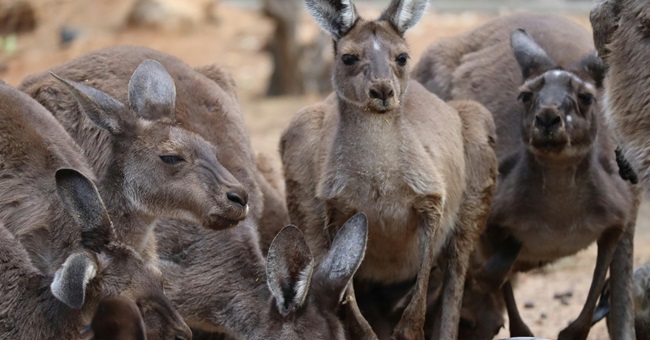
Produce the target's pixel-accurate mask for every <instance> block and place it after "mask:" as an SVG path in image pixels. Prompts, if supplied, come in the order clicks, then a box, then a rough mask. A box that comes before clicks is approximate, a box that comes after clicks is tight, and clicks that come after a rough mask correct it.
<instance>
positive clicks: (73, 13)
mask: <svg viewBox="0 0 650 340" xmlns="http://www.w3.org/2000/svg"><path fill="white" fill-rule="evenodd" d="M131 2H132V1H130V0H114V1H99V0H98V1H80V0H38V1H37V3H38V4H39V7H38V9H39V12H38V13H39V18H40V19H41V26H40V27H39V28H38V29H37V31H36V32H34V33H31V34H28V35H24V36H20V37H19V38H18V46H17V51H16V52H15V53H13V54H12V55H6V54H2V52H1V51H0V66H3V65H4V67H0V69H2V68H4V71H0V72H2V73H0V79H3V80H4V81H5V82H7V83H9V84H12V85H18V84H19V83H20V81H21V80H22V79H23V78H24V77H25V76H26V75H28V74H30V73H32V72H36V71H40V70H44V69H46V68H48V67H51V66H53V65H56V64H59V63H62V62H65V61H67V60H69V59H71V58H74V57H75V56H78V55H81V54H83V53H87V52H89V51H92V50H95V49H98V48H101V47H106V46H111V45H117V44H128V45H142V46H147V47H151V48H154V49H158V50H161V51H164V52H167V53H170V54H172V55H175V56H177V57H179V58H181V59H183V60H184V61H186V62H187V63H188V64H190V65H194V66H199V65H204V64H210V63H218V64H221V65H223V66H225V67H226V68H227V69H229V70H230V71H231V72H232V73H233V75H234V77H235V79H236V81H237V83H238V86H239V96H240V99H241V103H242V105H243V108H244V112H245V115H246V123H247V125H248V129H249V131H250V133H251V136H252V141H253V146H254V148H255V149H256V151H260V152H265V153H269V154H271V155H273V156H274V157H277V142H278V138H279V135H280V133H281V132H282V130H283V129H284V128H285V127H286V126H287V124H288V122H289V119H290V118H291V116H292V114H293V113H294V112H295V111H296V110H298V109H299V108H300V107H302V106H304V105H307V104H310V103H313V102H316V101H317V100H319V99H320V97H319V96H318V95H309V96H303V97H291V98H289V97H286V98H273V99H270V98H266V97H264V96H263V95H262V94H263V91H264V88H265V86H266V79H267V77H268V75H269V74H270V71H271V70H270V68H271V65H270V60H269V58H268V56H267V55H266V54H264V52H262V47H263V45H264V42H265V40H266V38H267V37H268V35H269V34H270V32H271V25H270V23H269V22H268V21H267V20H266V19H265V18H264V17H263V16H261V15H260V14H259V13H258V12H256V11H255V9H253V8H239V7H233V6H232V5H230V4H221V5H220V6H219V8H218V16H219V20H218V22H216V23H209V24H205V25H201V26H198V27H195V28H194V29H190V30H185V31H182V32H170V31H154V30H146V29H133V28H127V29H125V28H121V25H120V23H121V22H122V20H123V18H124V13H125V11H126V9H128V5H129V3H131ZM90 4H92V5H90ZM360 12H361V13H362V15H363V14H366V15H370V16H374V15H376V14H378V10H377V9H376V8H373V7H369V6H363V5H362V6H360ZM488 18H489V15H483V14H476V13H471V12H467V13H456V14H440V13H429V14H428V15H426V16H425V18H424V19H423V20H422V23H421V24H420V25H418V26H417V27H416V28H414V29H412V30H411V31H409V32H408V34H407V40H408V42H409V44H410V46H411V48H412V51H411V55H412V57H413V60H417V59H418V58H419V56H420V55H421V53H422V51H423V50H424V49H425V48H426V46H428V45H429V44H430V43H432V42H433V41H435V40H436V39H437V38H439V37H444V36H450V35H455V34H458V33H460V32H463V31H465V30H467V29H469V28H471V27H474V26H476V25H478V24H479V23H481V22H482V21H484V20H486V19H488ZM43 19H46V20H43ZM572 19H574V20H576V21H578V22H579V23H581V24H583V25H585V26H586V27H587V26H588V18H587V15H586V14H585V15H582V16H573V17H572ZM303 23H304V25H303V29H302V30H301V34H302V35H303V36H304V38H305V39H309V37H310V36H313V35H314V34H315V32H317V29H316V27H315V26H314V24H313V23H312V22H311V20H310V19H309V18H308V17H307V16H306V15H305V16H304V18H303ZM61 24H69V25H74V26H75V27H77V28H79V31H80V36H79V39H77V40H76V41H74V42H73V43H72V44H71V45H70V46H68V47H67V48H61V47H59V46H58V27H59V26H60V25H61ZM649 221H650V209H649V208H648V206H646V205H644V206H643V207H642V209H641V213H640V215H639V223H638V226H637V237H636V249H635V264H636V265H638V264H641V263H644V262H645V261H647V260H648V259H650V251H649V250H647V249H646V248H645V247H643V245H644V244H645V243H647V241H648V240H649V239H650V233H649V232H648V231H649V230H650V224H649ZM594 264H595V247H593V246H592V247H590V248H589V249H587V250H585V251H583V252H581V253H579V254H578V255H576V256H574V257H572V258H568V259H565V260H563V261H560V262H558V263H556V264H554V265H552V266H550V267H548V268H545V269H544V270H543V271H539V272H535V273H531V274H527V275H524V276H522V277H521V279H520V281H519V285H518V287H517V289H516V291H515V295H516V297H517V299H518V304H519V305H520V308H521V311H522V313H523V317H524V319H525V320H527V322H528V323H529V325H530V326H531V327H532V329H533V331H534V332H535V334H536V335H537V336H540V337H546V338H554V337H555V336H556V335H557V333H558V331H559V330H560V329H562V328H563V327H564V326H566V325H567V323H568V322H570V321H571V320H572V319H573V318H575V317H576V316H577V315H578V313H579V311H580V308H581V306H582V303H583V302H584V300H585V298H586V294H587V290H588V287H589V283H590V280H591V273H592V271H593V266H594ZM565 291H572V292H573V296H572V297H571V298H569V299H567V302H568V304H562V303H561V302H560V301H559V300H556V299H554V298H553V296H554V294H555V293H557V292H565ZM524 304H530V305H533V306H534V307H532V308H524ZM606 334H607V333H606V331H605V327H604V323H601V324H599V325H597V326H596V327H595V328H594V329H593V330H592V332H591V335H590V336H589V339H607V338H608V337H607V335H606ZM506 336H507V331H506V330H502V332H501V333H500V334H499V337H501V338H503V337H506Z"/></svg>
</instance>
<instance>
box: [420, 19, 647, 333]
mask: <svg viewBox="0 0 650 340" xmlns="http://www.w3.org/2000/svg"><path fill="white" fill-rule="evenodd" d="M520 28H524V29H526V30H527V31H524V30H522V29H520ZM527 32H529V33H530V35H529V34H528V33H527ZM508 38H510V39H508ZM603 75H604V69H603V65H602V62H601V61H600V59H598V57H596V56H595V55H594V53H593V44H592V41H591V36H590V34H589V33H588V32H587V31H586V30H584V29H583V28H582V27H580V26H579V25H577V24H575V23H573V22H571V21H569V20H567V19H564V18H561V17H558V16H552V15H536V14H518V15H513V16H507V17H501V18H497V19H495V20H492V21H490V22H488V23H486V24H484V25H482V26H481V27H479V28H477V29H475V30H472V31H470V32H468V33H466V34H464V35H461V36H459V37H455V38H449V39H444V40H441V41H439V42H437V43H435V44H433V45H432V46H431V47H430V49H429V50H428V51H427V52H426V53H425V55H424V56H423V58H422V59H421V61H420V63H419V64H418V66H416V69H415V71H414V77H415V78H416V79H417V80H418V81H420V82H422V83H423V84H425V86H426V87H427V88H428V89H429V90H431V91H433V92H434V93H437V94H439V95H440V96H441V97H443V98H445V99H459V98H463V99H474V100H477V101H479V102H481V103H483V104H484V105H485V106H486V107H487V108H488V109H489V110H490V111H491V112H492V114H493V115H494V121H495V124H496V127H497V137H498V141H497V156H498V157H499V182H498V185H497V189H496V192H495V194H494V199H493V202H492V208H491V211H490V216H489V218H488V227H487V230H486V234H485V235H484V237H483V238H482V239H483V241H484V243H483V244H482V248H484V249H486V252H487V254H486V256H491V258H490V259H489V260H488V261H487V264H486V271H487V274H488V276H489V277H490V279H491V280H492V281H493V282H494V283H496V287H501V286H502V284H503V283H504V281H505V284H503V286H502V287H503V296H504V300H505V304H506V307H507V309H508V315H509V317H510V331H511V336H521V335H531V334H530V333H531V332H530V330H529V329H528V327H527V326H526V325H525V324H524V323H523V321H522V320H521V318H520V316H519V313H518V312H517V310H516V305H515V303H514V295H513V292H512V287H511V284H510V282H508V281H507V279H508V277H509V274H510V273H511V272H518V271H526V270H530V269H533V268H538V267H540V266H542V265H545V264H548V263H551V262H554V261H556V260H558V259H560V258H562V257H566V256H570V255H573V254H575V253H577V252H578V251H580V250H582V249H584V248H586V247H588V246H589V245H590V244H592V243H593V242H597V244H598V257H597V261H596V267H595V269H594V274H593V280H592V284H591V287H590V290H589V294H588V296H587V300H586V301H585V305H584V307H583V309H582V311H581V313H580V315H579V316H578V318H577V319H576V320H574V321H573V322H572V323H571V324H570V325H569V326H568V327H567V328H565V329H564V330H562V331H561V332H560V334H559V339H586V337H587V335H588V333H589V329H590V326H591V319H592V315H593V313H594V309H595V306H596V302H597V299H598V295H599V294H600V291H601V290H602V287H603V283H604V280H605V275H606V273H607V270H608V268H609V269H610V270H611V273H612V278H613V279H612V281H616V284H614V285H613V286H612V296H615V299H617V301H619V302H618V305H617V307H616V308H617V309H616V317H615V318H614V319H616V320H615V321H614V324H615V325H616V327H614V328H613V330H614V331H613V332H612V334H611V336H612V338H613V339H631V338H633V335H634V328H633V324H632V321H633V320H632V316H631V294H630V287H631V276H632V246H633V245H632V239H633V236H634V227H635V223H636V216H637V209H638V204H639V200H640V197H639V190H638V188H636V187H634V186H632V185H630V184H629V183H626V182H624V181H623V180H622V179H621V178H620V176H619V175H618V173H617V170H618V169H617V166H616V159H615V152H614V150H615V144H614V142H613V134H612V132H611V130H610V129H608V128H607V126H606V125H604V122H603V118H604V117H603V114H602V111H601V98H602V97H601V92H602V80H603ZM614 278H615V279H614Z"/></svg>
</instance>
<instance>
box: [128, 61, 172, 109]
mask: <svg viewBox="0 0 650 340" xmlns="http://www.w3.org/2000/svg"><path fill="white" fill-rule="evenodd" d="M129 106H130V107H131V109H132V110H133V111H135V112H136V113H137V114H138V115H139V116H140V117H142V118H144V119H148V120H156V119H160V118H163V117H170V118H171V117H174V110H175V109H176V85H175V84H174V79H172V76H171V75H169V73H168V72H167V70H166V69H165V67H164V66H162V64H160V63H159V62H157V61H155V60H151V59H146V60H145V61H143V62H142V63H141V64H140V66H138V68H137V69H135V71H134V72H133V75H131V80H130V81H129Z"/></svg>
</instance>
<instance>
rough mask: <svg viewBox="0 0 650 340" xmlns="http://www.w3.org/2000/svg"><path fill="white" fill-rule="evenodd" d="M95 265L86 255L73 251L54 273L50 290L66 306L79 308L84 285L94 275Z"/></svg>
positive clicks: (82, 302) (84, 294) (82, 300)
mask: <svg viewBox="0 0 650 340" xmlns="http://www.w3.org/2000/svg"><path fill="white" fill-rule="evenodd" d="M96 272H97V265H96V264H95V261H93V260H92V259H90V258H89V257H88V255H86V254H83V253H74V254H72V255H70V256H69V257H68V258H67V259H66V260H65V263H63V265H62V266H61V268H59V270H57V271H56V273H55V274H54V280H53V281H52V283H51V284H50V290H51V291H52V294H53V295H54V297H56V298H57V299H58V300H60V301H61V302H63V303H65V304H66V305H67V306H68V307H70V308H74V309H79V308H81V306H83V304H84V299H85V296H86V286H87V285H88V282H90V280H92V279H93V278H94V277H95V274H96Z"/></svg>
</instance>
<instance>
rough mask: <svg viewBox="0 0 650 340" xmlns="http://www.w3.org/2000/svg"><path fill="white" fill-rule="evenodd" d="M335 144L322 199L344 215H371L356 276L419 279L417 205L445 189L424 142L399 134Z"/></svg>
mask: <svg viewBox="0 0 650 340" xmlns="http://www.w3.org/2000/svg"><path fill="white" fill-rule="evenodd" d="M332 141H333V143H332V144H331V145H332V148H331V149H330V152H329V153H328V155H329V156H328V157H327V158H326V162H325V168H324V172H323V173H324V176H323V180H322V181H321V185H320V188H319V197H320V198H321V199H322V200H324V201H325V202H327V203H328V204H329V205H330V206H333V207H334V208H335V209H337V210H340V211H342V212H344V213H345V214H346V215H347V214H350V213H353V212H356V211H362V212H364V213H365V214H366V215H367V216H368V222H369V226H368V227H369V230H368V246H367V250H366V255H365V257H364V261H363V263H362V264H361V267H360V268H359V270H358V271H357V274H356V277H358V278H362V279H370V280H376V281H381V282H398V281H403V280H407V279H410V278H413V277H415V276H416V275H417V270H418V268H419V263H420V255H419V233H418V227H419V222H420V219H421V216H420V215H419V213H418V212H417V211H416V210H415V208H414V206H415V205H416V204H418V203H419V202H418V201H419V200H422V199H426V198H425V197H426V196H427V195H428V194H432V193H440V192H441V191H443V190H444V189H443V188H441V187H440V186H439V185H437V181H436V180H435V167H434V166H433V164H432V163H433V162H432V160H431V158H430V157H429V155H428V154H427V152H425V150H424V148H423V146H422V143H421V142H419V141H418V140H417V139H415V138H413V137H412V136H408V135H405V134H404V131H402V130H400V129H397V130H396V131H384V132H383V133H375V134H373V135H372V136H368V135H365V134H364V133H359V134H356V135H355V138H354V139H353V140H350V139H347V138H341V136H340V135H339V136H337V138H332ZM334 141H336V142H334ZM414 159H417V161H414ZM438 229H442V228H438Z"/></svg>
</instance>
